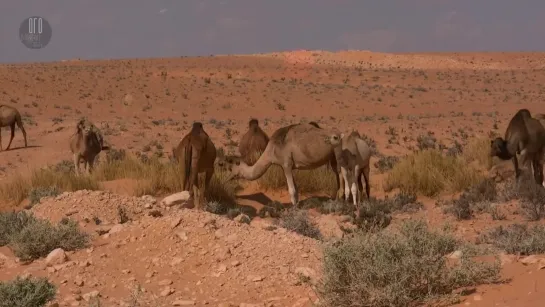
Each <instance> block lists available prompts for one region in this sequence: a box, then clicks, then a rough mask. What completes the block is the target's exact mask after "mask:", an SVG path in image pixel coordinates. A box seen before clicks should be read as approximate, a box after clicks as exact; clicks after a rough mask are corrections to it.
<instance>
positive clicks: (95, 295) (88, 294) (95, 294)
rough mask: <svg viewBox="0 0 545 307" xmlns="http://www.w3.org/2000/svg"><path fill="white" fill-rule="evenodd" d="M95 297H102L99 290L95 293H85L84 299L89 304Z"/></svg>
mask: <svg viewBox="0 0 545 307" xmlns="http://www.w3.org/2000/svg"><path fill="white" fill-rule="evenodd" d="M94 297H100V292H98V291H97V290H95V291H91V292H89V293H85V294H84V295H83V299H84V300H85V301H86V302H88V301H89V300H91V299H92V298H94Z"/></svg>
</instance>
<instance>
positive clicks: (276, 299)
mask: <svg viewBox="0 0 545 307" xmlns="http://www.w3.org/2000/svg"><path fill="white" fill-rule="evenodd" d="M118 204H122V205H123V206H124V207H126V208H127V212H129V213H128V215H129V216H130V219H132V220H131V221H128V222H126V223H124V224H115V225H111V224H110V225H98V226H97V225H95V223H94V221H93V219H92V217H93V216H96V217H97V218H99V219H100V220H101V221H102V223H104V221H115V220H116V218H117V215H118V213H117V209H116V205H118ZM150 204H151V206H153V204H154V199H153V198H151V197H144V198H136V197H124V196H120V195H115V194H112V193H107V192H90V191H78V192H74V193H64V194H62V195H60V196H58V197H56V198H44V199H43V201H42V203H41V204H38V205H36V206H35V207H34V208H33V209H32V211H33V212H35V214H36V215H37V216H39V217H42V218H47V219H49V220H53V221H55V220H60V219H61V218H62V217H66V216H67V215H69V218H71V219H73V220H76V221H78V222H80V225H81V226H82V227H83V229H85V230H86V231H88V232H91V233H93V237H94V239H93V247H90V248H88V249H87V250H83V251H78V252H74V253H68V261H67V262H65V263H63V264H59V265H55V266H53V267H46V266H45V262H44V261H45V260H43V259H42V260H39V261H35V262H33V263H32V264H31V265H29V266H27V267H24V271H25V272H26V273H30V274H32V275H34V276H47V277H48V278H49V279H50V280H51V281H52V282H54V283H55V284H57V285H59V292H58V295H57V302H59V303H60V304H61V306H78V305H79V306H81V305H85V304H88V303H84V302H79V301H81V300H91V298H92V297H93V296H96V295H99V296H100V300H101V302H102V303H105V304H106V306H128V305H127V304H128V303H129V301H130V300H131V299H132V300H137V301H138V302H140V303H141V304H144V305H143V306H172V305H173V304H179V305H197V306H203V305H207V304H211V305H212V306H310V305H311V304H312V302H315V301H316V299H317V298H316V295H315V294H314V291H313V290H312V289H311V286H310V283H312V282H313V281H315V280H316V277H317V275H316V274H319V267H320V258H321V253H320V251H319V248H318V244H317V241H315V240H313V239H310V238H307V237H302V236H300V235H297V234H295V233H291V232H288V231H286V230H285V229H283V228H277V227H275V226H272V225H270V224H269V225H266V224H264V223H255V225H248V224H243V223H239V222H236V221H232V220H229V219H227V218H224V217H220V216H216V215H213V214H210V213H207V212H200V211H196V210H191V209H172V208H171V209H169V210H166V209H165V208H163V212H165V213H164V216H161V217H152V216H149V215H146V214H143V212H144V210H146V208H145V207H150ZM150 210H152V209H151V208H150ZM63 213H64V214H63ZM99 233H100V234H99ZM21 269H22V268H21V267H19V266H15V267H12V268H8V269H7V270H6V273H7V274H8V275H9V276H11V277H15V276H16V275H18V274H21V273H22V272H21V271H22V270H21ZM301 276H302V277H301ZM309 280H310V282H309ZM138 287H141V290H140V291H136V290H135V289H138ZM135 291H136V292H135ZM146 304H147V305H146ZM222 304H223V305H222ZM254 304H255V305H254Z"/></svg>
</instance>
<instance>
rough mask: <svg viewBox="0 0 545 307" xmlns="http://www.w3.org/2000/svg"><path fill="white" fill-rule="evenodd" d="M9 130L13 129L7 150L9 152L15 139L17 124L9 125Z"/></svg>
mask: <svg viewBox="0 0 545 307" xmlns="http://www.w3.org/2000/svg"><path fill="white" fill-rule="evenodd" d="M9 128H10V129H11V135H10V138H9V143H8V147H6V150H9V147H10V146H11V142H12V141H13V137H14V136H15V123H12V124H11V125H9Z"/></svg>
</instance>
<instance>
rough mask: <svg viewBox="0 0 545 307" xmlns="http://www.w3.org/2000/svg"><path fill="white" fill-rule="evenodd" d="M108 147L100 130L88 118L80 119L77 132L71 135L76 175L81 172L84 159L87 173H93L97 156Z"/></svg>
mask: <svg viewBox="0 0 545 307" xmlns="http://www.w3.org/2000/svg"><path fill="white" fill-rule="evenodd" d="M108 149H110V147H108V146H104V139H103V137H102V134H101V133H100V130H98V128H97V127H96V126H95V125H94V124H93V123H91V122H90V121H88V120H87V119H80V121H79V122H78V124H77V126H76V133H74V134H73V135H72V136H71V137H70V150H71V151H72V154H73V158H74V167H75V171H76V175H77V176H78V175H79V174H80V170H79V165H80V162H81V161H82V160H83V163H84V168H85V170H86V172H87V174H88V175H89V174H91V171H92V170H93V167H94V164H95V158H96V156H97V155H98V154H99V153H100V152H101V151H102V150H108Z"/></svg>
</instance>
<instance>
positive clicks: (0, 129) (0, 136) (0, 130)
mask: <svg viewBox="0 0 545 307" xmlns="http://www.w3.org/2000/svg"><path fill="white" fill-rule="evenodd" d="M0 151H2V126H0Z"/></svg>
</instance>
